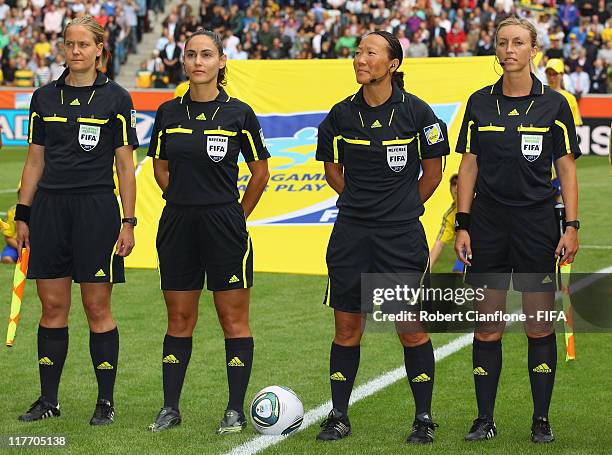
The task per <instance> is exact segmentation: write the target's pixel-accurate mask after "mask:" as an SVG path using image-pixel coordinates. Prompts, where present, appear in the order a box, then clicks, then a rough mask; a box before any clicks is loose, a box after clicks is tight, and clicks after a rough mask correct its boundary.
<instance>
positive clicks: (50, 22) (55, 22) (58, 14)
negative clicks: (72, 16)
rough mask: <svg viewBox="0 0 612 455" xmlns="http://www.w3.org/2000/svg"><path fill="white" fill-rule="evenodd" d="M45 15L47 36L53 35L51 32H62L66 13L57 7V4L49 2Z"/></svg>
mask: <svg viewBox="0 0 612 455" xmlns="http://www.w3.org/2000/svg"><path fill="white" fill-rule="evenodd" d="M44 17H45V18H44V26H45V33H46V34H47V36H51V33H58V34H59V33H61V32H62V21H63V19H64V14H63V13H62V11H61V10H59V9H57V8H56V7H55V4H53V3H49V5H48V6H47V7H46V9H45V14H44Z"/></svg>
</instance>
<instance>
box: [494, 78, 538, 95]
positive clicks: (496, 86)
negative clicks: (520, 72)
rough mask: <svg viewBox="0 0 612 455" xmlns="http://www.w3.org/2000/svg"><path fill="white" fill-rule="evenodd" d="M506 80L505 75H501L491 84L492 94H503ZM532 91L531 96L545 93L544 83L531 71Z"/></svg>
mask: <svg viewBox="0 0 612 455" xmlns="http://www.w3.org/2000/svg"><path fill="white" fill-rule="evenodd" d="M503 81H504V76H502V77H500V78H499V80H498V81H497V82H496V83H495V84H493V85H492V86H491V91H490V93H491V95H503V88H502V84H503ZM531 81H532V84H531V93H529V96H541V95H543V94H544V85H542V82H540V80H539V79H538V78H537V77H535V75H534V74H533V73H531Z"/></svg>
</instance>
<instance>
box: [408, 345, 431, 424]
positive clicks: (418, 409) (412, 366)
mask: <svg viewBox="0 0 612 455" xmlns="http://www.w3.org/2000/svg"><path fill="white" fill-rule="evenodd" d="M404 365H405V367H406V374H407V375H408V382H409V383H410V389H411V390H412V396H413V397H414V406H415V415H416V416H418V417H425V418H428V419H431V395H432V393H433V384H434V375H435V368H436V367H435V365H436V363H435V360H434V352H433V346H432V344H431V340H429V341H427V343H423V344H421V345H420V346H415V347H407V346H404Z"/></svg>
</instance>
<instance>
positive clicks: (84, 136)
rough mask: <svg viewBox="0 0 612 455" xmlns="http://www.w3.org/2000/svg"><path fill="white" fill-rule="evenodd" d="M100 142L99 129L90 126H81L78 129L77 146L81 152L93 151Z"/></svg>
mask: <svg viewBox="0 0 612 455" xmlns="http://www.w3.org/2000/svg"><path fill="white" fill-rule="evenodd" d="M99 140H100V127H99V126H91V125H81V127H80V128H79V145H80V146H81V148H82V149H83V150H85V151H86V152H89V151H90V150H93V149H94V148H95V147H96V145H98V141H99Z"/></svg>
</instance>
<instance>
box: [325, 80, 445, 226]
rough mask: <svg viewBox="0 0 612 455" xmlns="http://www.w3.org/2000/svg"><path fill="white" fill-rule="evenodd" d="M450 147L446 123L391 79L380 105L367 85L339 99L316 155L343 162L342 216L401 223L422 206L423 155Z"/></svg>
mask: <svg viewBox="0 0 612 455" xmlns="http://www.w3.org/2000/svg"><path fill="white" fill-rule="evenodd" d="M449 151H450V149H449V144H448V133H447V130H446V124H445V123H444V122H443V121H442V120H440V119H439V118H437V117H436V115H435V114H434V112H433V111H432V109H431V107H429V105H428V104H427V103H425V102H424V101H423V100H421V99H419V98H418V97H416V96H415V95H412V94H410V93H406V92H404V91H402V90H401V89H399V87H397V86H396V85H395V84H393V92H392V94H391V97H390V98H389V99H388V100H387V101H386V102H385V103H383V104H382V105H380V106H376V107H370V106H369V105H368V104H367V103H366V102H365V100H364V98H363V87H362V88H361V89H360V90H359V91H358V92H357V93H356V94H354V95H352V96H350V97H348V98H346V99H345V100H343V101H341V102H339V103H338V104H336V105H335V106H334V107H333V108H332V109H331V111H330V112H329V114H328V115H327V117H326V118H325V120H323V122H322V123H321V125H320V126H319V137H318V142H317V151H316V159H317V160H319V161H326V162H330V163H341V164H342V165H343V166H344V181H345V187H344V191H343V192H342V194H341V195H340V196H339V198H338V203H337V206H338V208H339V215H338V219H339V220H342V219H348V220H354V221H356V222H365V223H368V222H375V223H386V224H403V223H410V222H413V221H416V220H417V219H418V218H419V217H420V216H421V215H422V214H423V211H424V208H423V203H422V202H421V198H420V196H419V192H418V179H419V172H420V163H421V160H423V159H428V158H436V157H440V156H444V155H448V154H449Z"/></svg>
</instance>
